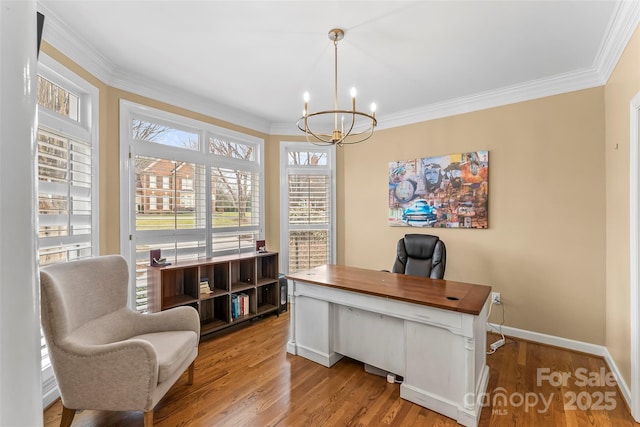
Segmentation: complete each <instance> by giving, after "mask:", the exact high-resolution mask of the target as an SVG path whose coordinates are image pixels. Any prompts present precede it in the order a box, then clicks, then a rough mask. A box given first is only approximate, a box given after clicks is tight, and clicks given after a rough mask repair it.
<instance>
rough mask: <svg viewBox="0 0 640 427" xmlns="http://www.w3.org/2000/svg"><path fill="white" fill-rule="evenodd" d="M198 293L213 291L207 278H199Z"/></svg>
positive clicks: (210, 292)
mask: <svg viewBox="0 0 640 427" xmlns="http://www.w3.org/2000/svg"><path fill="white" fill-rule="evenodd" d="M200 293H201V294H212V293H213V291H212V290H211V287H210V286H209V279H206V278H202V279H200Z"/></svg>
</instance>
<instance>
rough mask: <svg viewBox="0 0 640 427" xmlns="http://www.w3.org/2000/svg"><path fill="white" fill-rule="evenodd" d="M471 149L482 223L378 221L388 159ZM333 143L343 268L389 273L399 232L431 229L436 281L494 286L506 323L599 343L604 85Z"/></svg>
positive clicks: (497, 315)
mask: <svg viewBox="0 0 640 427" xmlns="http://www.w3.org/2000/svg"><path fill="white" fill-rule="evenodd" d="M481 149H488V150H489V229H487V230H465V229H419V228H407V227H389V226H387V224H386V220H387V212H388V211H387V203H388V199H387V188H388V164H389V162H391V161H396V160H405V159H412V158H416V157H426V156H437V155H444V154H450V153H458V152H465V151H474V150H481ZM340 150H344V151H343V153H344V179H343V180H342V181H341V182H340V183H339V185H341V186H343V187H344V214H343V215H340V216H339V217H338V221H339V222H341V223H342V224H343V225H344V229H345V233H344V247H343V248H342V252H343V253H344V256H345V258H344V262H345V264H347V265H352V266H357V267H364V268H371V269H390V268H391V266H392V262H393V259H394V255H395V247H396V242H397V240H398V239H399V238H400V237H402V236H403V235H404V234H405V233H412V232H418V233H433V234H437V235H438V236H440V237H441V238H442V239H443V240H444V242H445V243H446V245H447V269H446V275H445V278H447V279H450V280H457V281H463V282H471V283H480V284H487V285H490V286H492V287H493V288H494V290H496V291H499V292H501V293H502V299H503V301H504V308H505V310H506V313H505V322H506V325H508V326H511V327H515V328H521V329H526V330H530V331H535V332H540V333H545V334H550V335H556V336H560V337H565V338H570V339H574V340H579V341H585V342H589V343H594V344H600V345H602V344H604V343H605V322H604V320H605V318H604V314H605V307H604V304H605V287H604V281H605V269H604V267H605V264H604V258H605V253H604V244H603V242H604V239H605V225H604V224H605V207H604V206H605V203H604V200H605V184H604V180H605V172H604V166H605V164H604V156H603V152H604V88H602V87H600V88H595V89H590V90H582V91H578V92H572V93H568V94H564V95H558V96H553V97H548V98H543V99H538V100H533V101H529V102H522V103H518V104H514V105H508V106H504V107H499V108H492V109H488V110H483V111H478V112H473V113H469V114H464V115H458V116H453V117H448V118H444V119H439V120H432V121H428V122H424V123H419V124H415V125H410V126H404V127H401V128H394V129H389V130H384V131H379V132H376V134H375V135H374V137H373V138H372V139H371V140H369V141H367V142H365V143H362V144H358V145H353V146H349V147H346V148H342V149H340ZM500 320H501V310H500V308H497V309H494V312H493V313H492V317H491V321H493V322H499V321H500Z"/></svg>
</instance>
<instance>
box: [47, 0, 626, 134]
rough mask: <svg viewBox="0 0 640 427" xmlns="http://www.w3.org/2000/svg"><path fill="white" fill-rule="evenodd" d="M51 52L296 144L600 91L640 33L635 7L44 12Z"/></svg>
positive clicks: (441, 4) (309, 5)
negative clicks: (306, 129) (363, 122)
mask: <svg viewBox="0 0 640 427" xmlns="http://www.w3.org/2000/svg"><path fill="white" fill-rule="evenodd" d="M38 5H39V6H38V8H39V10H40V11H41V12H43V13H44V14H45V16H46V20H45V31H44V38H45V40H47V41H49V42H50V43H52V44H53V45H54V46H55V47H57V48H58V49H60V50H61V51H62V52H63V53H65V54H67V55H68V56H69V57H71V59H73V60H74V61H76V62H78V63H79V64H80V65H81V66H83V67H84V68H86V69H87V70H89V71H90V72H92V73H93V74H95V75H96V76H97V77H98V78H100V79H101V80H103V81H105V83H107V84H109V85H111V86H114V87H118V88H122V89H125V90H130V91H133V92H136V93H139V94H142V95H147V96H150V97H153V98H156V99H159V100H162V101H166V102H170V103H172V104H175V105H179V106H184V107H187V108H192V109H197V111H199V112H203V113H210V114H214V115H215V116H216V117H220V118H222V119H225V120H230V121H234V122H235V123H238V124H242V125H245V126H248V127H251V128H254V129H256V130H260V131H264V132H269V133H290V131H292V129H295V122H296V120H297V118H298V117H299V116H300V114H301V112H302V106H303V101H302V94H303V92H304V91H305V90H307V91H309V92H310V94H311V101H310V110H312V111H315V110H321V109H330V108H332V106H333V98H332V97H333V95H332V94H333V44H332V42H331V41H330V40H329V38H328V37H327V33H328V31H329V30H330V29H332V28H336V27H338V28H342V29H344V30H345V38H344V40H342V41H341V42H340V43H339V45H338V69H339V83H338V84H339V88H338V90H339V92H340V97H341V98H340V100H341V107H342V108H349V106H350V99H349V89H350V87H351V86H355V87H356V88H357V89H358V105H359V106H361V107H363V109H367V110H368V105H369V104H370V102H376V104H377V106H378V112H377V116H378V118H379V125H380V127H390V126H394V125H398V124H405V123H408V122H413V121H420V120H425V119H429V118H433V117H441V116H445V115H449V114H456V113H460V112H465V111H471V110H474V109H479V108H487V107H490V106H494V105H501V104H506V103H509V102H517V101H522V100H524V99H530V98H536V97H540V96H546V95H551V94H555V93H562V92H566V91H569V90H576V89H582V88H587V87H594V86H598V85H602V84H604V83H605V82H606V79H607V78H608V76H609V74H610V73H611V71H612V69H613V67H614V66H615V62H616V61H617V59H618V58H619V55H620V54H621V51H622V49H623V48H624V46H625V44H626V42H627V41H628V39H629V37H630V35H631V33H632V31H633V29H634V28H635V25H636V24H637V20H638V18H637V15H638V2H636V1H633V2H626V1H622V2H620V1H613V0H606V1H595V0H593V1H567V0H562V1H551V0H547V1H518V0H512V1H478V0H477V1H450V0H449V1H303V0H298V1H238V0H235V1H212V0H210V1H204V0H200V1H168V0H163V1H99V0H84V1H74V0H64V1H54V0H41V1H40V2H39V4H38Z"/></svg>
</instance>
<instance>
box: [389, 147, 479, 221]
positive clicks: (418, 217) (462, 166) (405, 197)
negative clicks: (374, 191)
mask: <svg viewBox="0 0 640 427" xmlns="http://www.w3.org/2000/svg"><path fill="white" fill-rule="evenodd" d="M488 196H489V152H488V151H487V150H484V151H474V152H470V153H460V154H449V155H446V156H440V157H425V158H421V159H413V160H403V161H398V162H391V163H389V225H392V226H409V227H438V228H441V227H442V228H444V227H446V228H487V227H488V217H489V215H488V206H489V204H488Z"/></svg>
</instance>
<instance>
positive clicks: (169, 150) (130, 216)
mask: <svg viewBox="0 0 640 427" xmlns="http://www.w3.org/2000/svg"><path fill="white" fill-rule="evenodd" d="M132 118H142V119H149V120H152V121H153V122H154V123H158V124H162V125H166V126H168V127H171V128H173V129H180V130H185V131H188V132H193V133H196V134H198V137H199V141H200V146H199V149H196V150H187V149H180V150H182V151H181V153H180V157H181V161H188V162H193V163H197V164H203V165H205V166H206V167H207V168H211V167H218V166H219V167H230V168H231V167H241V168H246V166H247V163H246V161H243V160H239V159H234V158H224V159H222V156H216V155H213V154H210V153H209V152H208V150H209V146H208V144H207V141H208V138H209V137H210V136H218V137H221V138H225V139H228V140H231V141H234V142H239V143H246V144H250V145H251V146H253V147H255V154H254V156H255V160H254V161H253V162H252V165H251V166H250V168H249V169H251V171H252V172H254V173H256V174H257V176H258V179H259V188H258V192H259V195H260V200H259V203H258V209H259V225H258V226H257V228H256V229H255V230H254V231H255V232H257V234H258V236H259V237H258V238H260V239H264V224H265V200H264V194H265V191H264V186H265V182H264V151H265V149H264V139H261V138H257V137H255V136H251V135H247V134H244V133H240V132H236V131H232V130H229V129H225V128H221V127H219V126H215V125H212V124H210V123H206V122H202V121H199V120H195V119H191V118H188V117H184V116H180V115H178V114H173V113H169V112H167V111H163V110H159V109H156V108H152V107H148V106H144V105H141V104H136V103H133V102H130V101H126V100H121V101H120V195H121V197H120V201H121V202H120V253H121V254H122V255H123V256H124V257H125V258H126V259H127V261H128V263H129V269H130V275H129V277H130V283H129V306H130V307H131V308H132V309H134V310H135V309H136V295H135V291H136V283H135V282H136V274H135V273H136V243H137V242H136V236H135V234H136V229H135V223H136V210H135V207H136V199H135V184H136V183H135V166H134V163H133V162H134V161H135V158H136V156H137V155H144V156H152V157H158V158H166V159H171V158H173V157H174V156H175V152H176V151H175V150H176V148H175V147H171V146H168V145H164V144H158V143H153V142H137V143H134V142H133V141H132V138H131V132H130V127H129V124H130V123H131V119H132ZM218 162H220V164H219V163H218ZM206 185H207V188H208V187H209V185H210V184H209V183H207V184H206ZM208 193H209V194H210V190H209V191H208ZM205 205H206V215H205V218H206V226H205V236H204V237H205V241H206V246H207V249H206V252H207V253H206V256H212V255H213V253H212V252H211V251H212V247H211V242H212V234H213V233H214V230H215V232H219V233H224V232H229V231H232V230H233V229H235V227H229V229H225V228H216V229H213V228H212V220H211V218H212V215H211V204H210V203H208V202H207V203H205ZM192 231H193V232H194V233H193V234H194V235H195V234H198V235H199V233H200V232H199V230H192ZM168 232H169V233H170V232H171V231H170V230H169V231H167V230H164V231H158V232H157V236H158V237H161V235H163V234H164V235H166V234H167V233H168ZM190 232H191V230H189V231H186V232H185V233H184V234H189V233H190ZM145 233H146V234H147V235H151V234H152V233H154V232H149V231H145ZM234 252H237V251H235V250H234V251H231V250H230V251H228V253H234ZM218 254H220V255H224V254H225V253H224V252H220V253H219V252H218V251H216V255H218Z"/></svg>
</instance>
